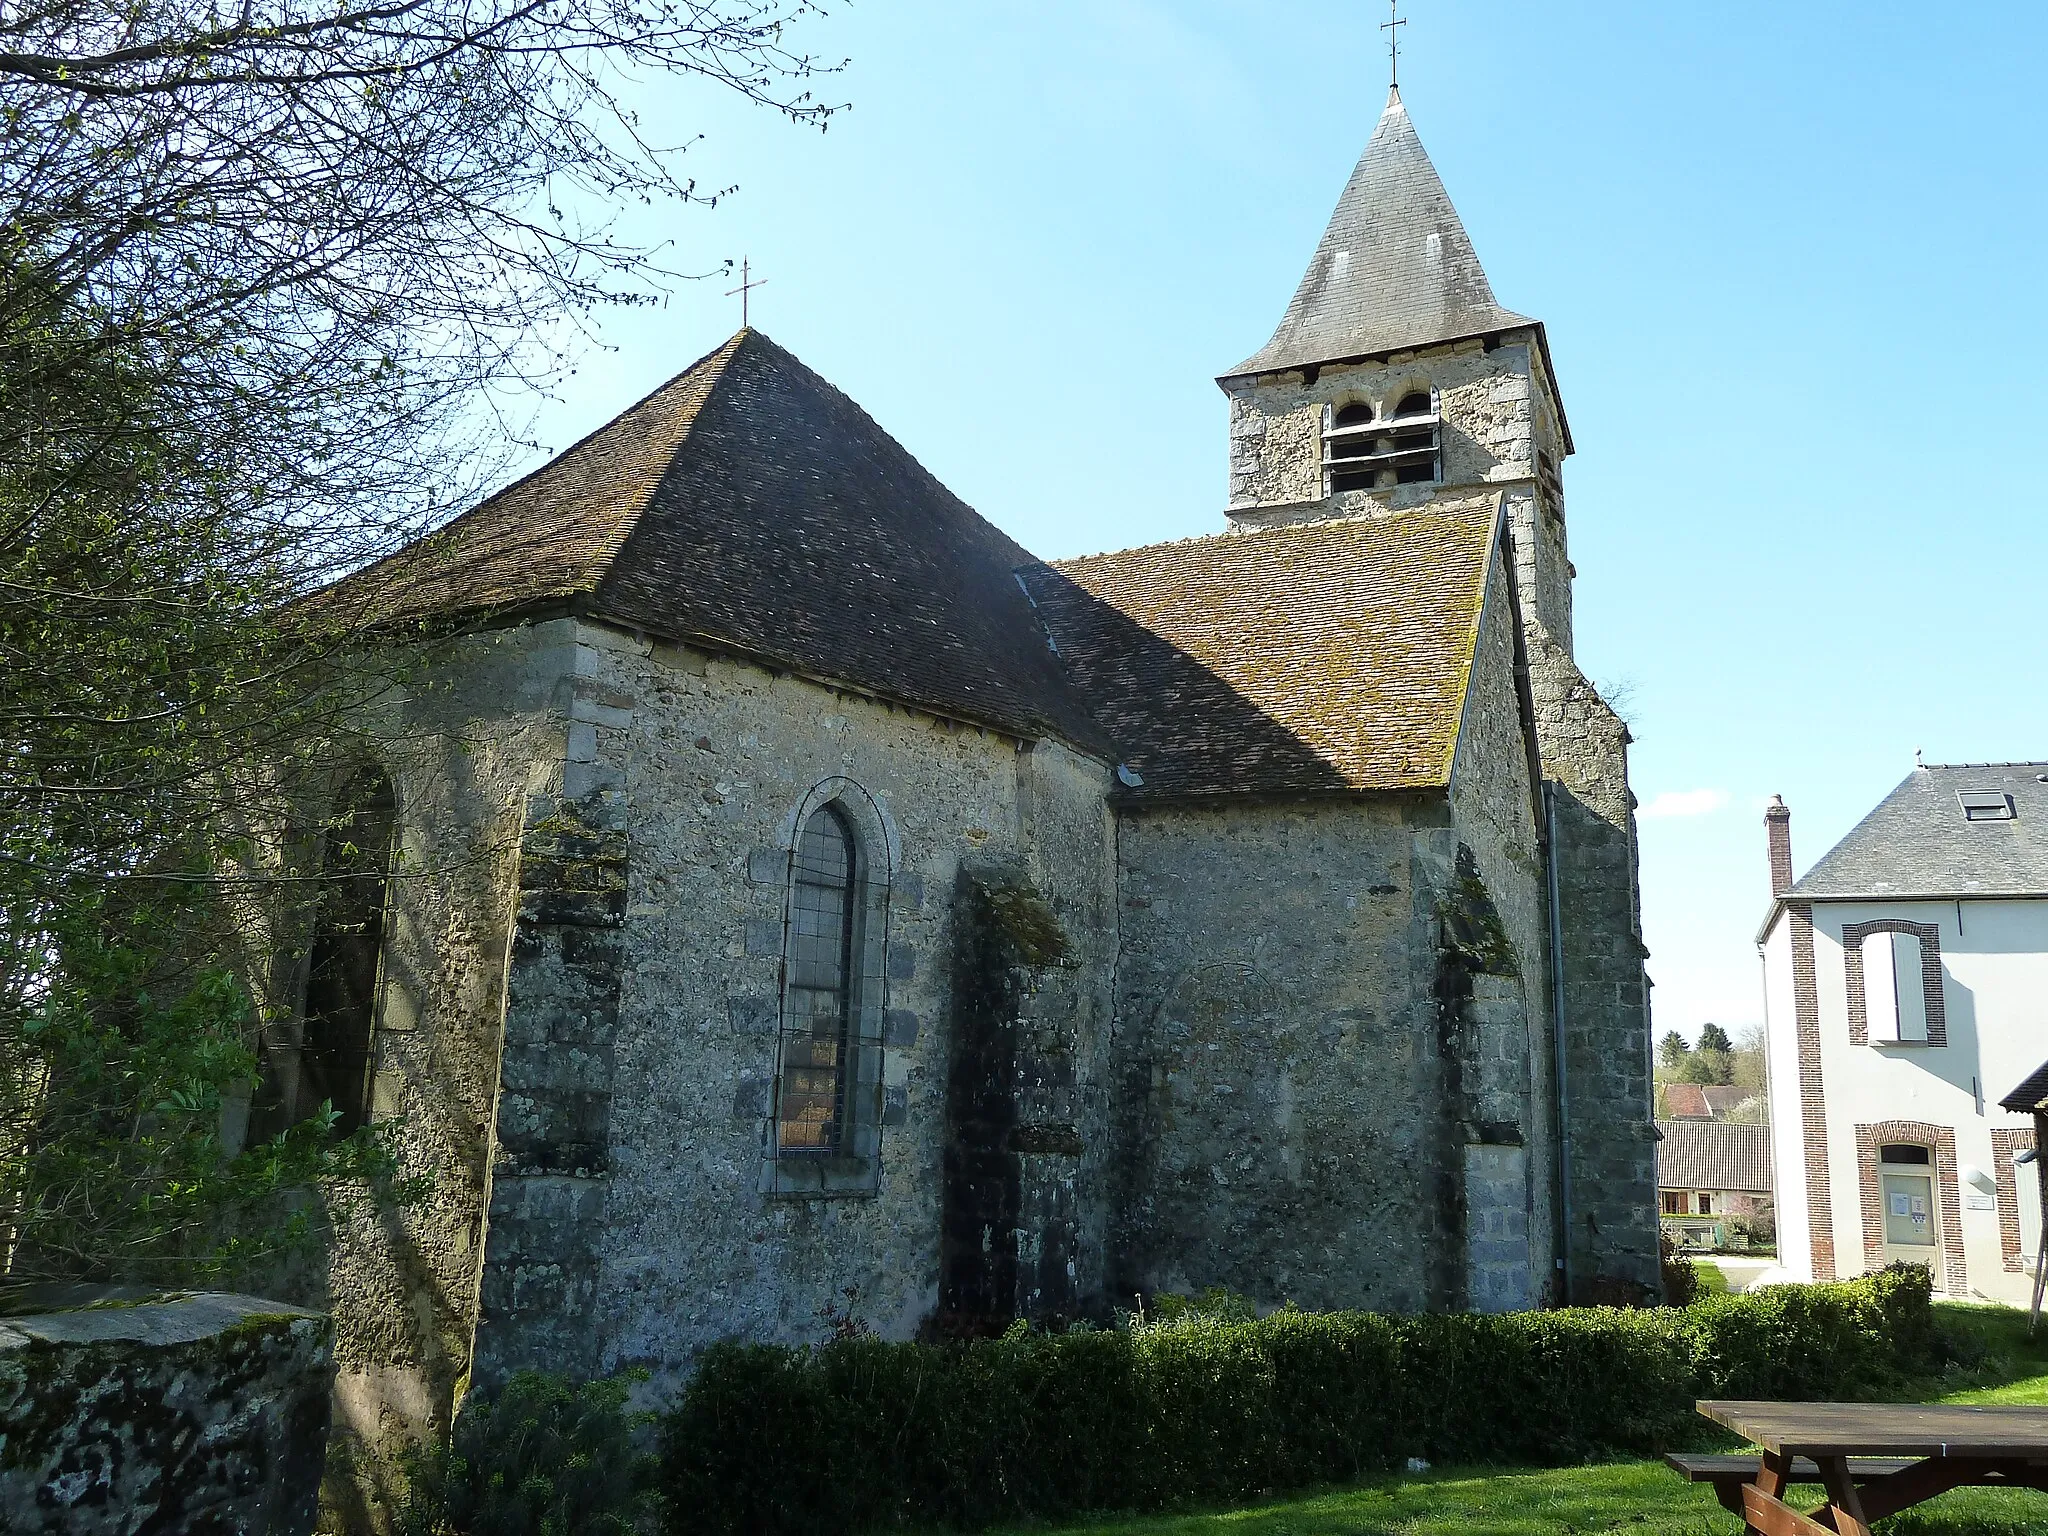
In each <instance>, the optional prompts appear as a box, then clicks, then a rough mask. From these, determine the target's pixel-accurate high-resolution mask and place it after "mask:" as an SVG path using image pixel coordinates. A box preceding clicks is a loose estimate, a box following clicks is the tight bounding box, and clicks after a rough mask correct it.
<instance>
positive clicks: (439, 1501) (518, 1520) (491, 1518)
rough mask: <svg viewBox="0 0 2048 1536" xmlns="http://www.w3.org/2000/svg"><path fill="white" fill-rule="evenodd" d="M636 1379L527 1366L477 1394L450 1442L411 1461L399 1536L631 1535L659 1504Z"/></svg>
mask: <svg viewBox="0 0 2048 1536" xmlns="http://www.w3.org/2000/svg"><path fill="white" fill-rule="evenodd" d="M637 1379H641V1378H637V1377H633V1376H622V1377H614V1378H612V1379H610V1380H608V1381H593V1382H584V1383H581V1384H575V1383H570V1382H567V1381H564V1380H563V1379H562V1378H560V1377H557V1376H544V1375H540V1374H538V1373H536V1372H531V1371H523V1372H521V1373H520V1374H519V1375H517V1376H514V1377H513V1378H512V1379H511V1380H510V1381H509V1382H507V1383H506V1384H505V1386H504V1387H503V1389H502V1390H500V1391H498V1392H497V1393H495V1394H489V1393H479V1394H472V1395H471V1396H470V1397H469V1399H468V1400H467V1401H466V1402H465V1403H464V1405H463V1409H462V1412H461V1414H460V1415H459V1416H458V1417H457V1418H456V1420H455V1432H454V1434H453V1435H452V1436H451V1437H450V1439H449V1443H448V1444H447V1445H446V1446H443V1447H437V1448H435V1449H434V1450H432V1451H429V1452H427V1453H425V1454H422V1455H418V1456H415V1457H413V1458H412V1460H411V1462H410V1464H409V1466H408V1468H407V1471H408V1474H409V1476H408V1487H407V1497H406V1503H405V1507H404V1508H403V1509H402V1510H401V1511H400V1512H399V1516H398V1521H397V1527H396V1528H397V1532H398V1536H631V1533H632V1532H634V1531H636V1530H639V1529H640V1528H641V1527H640V1521H641V1517H642V1516H644V1515H647V1514H649V1513H651V1511H652V1508H653V1505H654V1488H653V1477H652V1470H653V1468H652V1464H651V1463H652V1458H651V1457H649V1456H648V1455H647V1454H646V1453H644V1452H642V1451H640V1450H638V1449H636V1448H635V1445H634V1439H635V1436H634V1430H635V1428H636V1427H637V1425H639V1424H641V1423H645V1422H647V1421H649V1420H651V1418H652V1415H649V1414H632V1413H628V1412H627V1411H626V1398H627V1395H628V1394H629V1393H630V1392H631V1391H632V1387H633V1383H634V1381H635V1380H637Z"/></svg>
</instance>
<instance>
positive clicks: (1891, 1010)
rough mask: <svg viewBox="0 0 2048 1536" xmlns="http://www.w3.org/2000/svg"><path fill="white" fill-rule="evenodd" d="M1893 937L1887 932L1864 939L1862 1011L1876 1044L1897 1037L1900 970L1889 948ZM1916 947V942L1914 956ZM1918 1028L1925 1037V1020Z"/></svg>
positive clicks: (1895, 953) (1890, 1040)
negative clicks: (1867, 1020) (1868, 1022)
mask: <svg viewBox="0 0 2048 1536" xmlns="http://www.w3.org/2000/svg"><path fill="white" fill-rule="evenodd" d="M1894 937H1896V935H1893V934H1889V933H1873V934H1869V935H1866V936H1865V938H1864V940H1863V1010H1864V1014H1865V1016H1866V1017H1867V1018H1868V1019H1869V1021H1870V1039H1871V1042H1872V1043H1873V1044H1875V1043H1877V1042H1879V1041H1883V1042H1884V1043H1886V1044H1891V1043H1893V1042H1895V1041H1897V1040H1898V1038H1899V967H1898V961H1897V958H1896V957H1897V951H1896V950H1894V949H1893V947H1892V939H1893V938H1894ZM1918 948H1919V945H1918V942H1917V941H1916V942H1915V944H1914V949H1915V952H1916V953H1917V951H1918ZM1920 1029H1921V1033H1922V1035H1925V1034H1926V1032H1927V1025H1926V1021H1925V1019H1923V1020H1922V1021H1921V1026H1920Z"/></svg>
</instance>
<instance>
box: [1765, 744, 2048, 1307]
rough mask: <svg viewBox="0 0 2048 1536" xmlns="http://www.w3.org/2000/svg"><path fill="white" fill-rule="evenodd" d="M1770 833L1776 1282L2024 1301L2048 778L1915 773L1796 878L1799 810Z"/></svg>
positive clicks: (2030, 1252)
mask: <svg viewBox="0 0 2048 1536" xmlns="http://www.w3.org/2000/svg"><path fill="white" fill-rule="evenodd" d="M1765 822H1766V825H1767V827H1768V829H1769V834H1770V863H1771V890H1772V903H1771V910H1770V915H1769V916H1768V917H1767V918H1766V919H1765V921H1764V925H1763V929H1762V931H1761V932H1760V933H1759V934H1758V936H1757V944H1758V948H1759V950H1760V951H1761V953H1762V956H1763V964H1764V1005H1765V1010H1766V1014H1765V1020H1766V1037H1767V1040H1768V1049H1769V1056H1768V1064H1769V1074H1770V1094H1771V1137H1772V1158H1773V1162H1774V1164H1775V1173H1776V1186H1777V1208H1778V1246H1779V1256H1780V1262H1781V1264H1782V1265H1783V1266H1784V1268H1785V1269H1787V1270H1788V1271H1790V1272H1791V1274H1792V1275H1793V1276H1794V1277H1795V1278H1801V1279H1816V1280H1825V1279H1834V1278H1838V1277H1847V1276H1850V1275H1857V1274H1862V1273H1864V1272H1866V1271H1869V1270H1874V1269H1879V1268H1882V1267H1883V1266H1884V1265H1886V1264H1890V1263H1894V1262H1897V1261H1899V1260H1908V1261H1911V1262H1915V1263H1922V1264H1926V1265H1927V1266H1928V1268H1929V1269H1930V1270H1932V1271H1933V1274H1934V1284H1935V1287H1936V1289H1937V1290H1938V1291H1940V1292H1942V1293H1944V1294H1946V1295H1949V1296H1953V1297H1957V1298H1963V1297H1977V1298H1980V1299H1989V1300H1996V1301H2003V1302H2009V1303H2011V1304H2013V1305H2015V1306H2024V1305H2026V1303H2027V1301H2028V1300H2029V1297H2030V1294H2031V1292H2032V1290H2033V1268H2034V1264H2035V1262H2036V1259H2035V1256H2036V1254H2037V1253H2038V1252H2039V1251H2040V1222H2041V1201H2040V1193H2039V1186H2038V1183H2037V1179H2038V1173H2037V1168H2038V1164H2037V1163H2036V1162H2035V1161H2034V1160H2033V1159H2032V1158H2025V1159H2024V1160H2022V1161H2018V1162H2016V1161H2015V1159H2016V1158H2020V1157H2021V1155H2022V1154H2024V1153H2026V1152H2029V1151H2031V1150H2032V1148H2033V1146H2034V1137H2035V1133H2034V1122H2033V1120H2032V1119H2031V1118H2029V1117H2027V1116H2023V1115H2020V1114H2017V1113H2014V1112H2013V1111H2010V1110H2007V1109H2005V1108H2003V1107H2002V1106H2001V1105H2000V1103H1999V1100H2000V1099H2001V1098H2002V1097H2004V1096H2006V1095H2007V1094H2009V1093H2011V1092H2012V1091H2013V1090H2014V1089H2015V1088H2016V1087H2017V1086H2018V1085H2019V1084H2020V1083H2021V1082H2022V1081H2023V1080H2025V1079H2026V1078H2027V1077H2028V1075H2029V1074H2030V1073H2032V1072H2034V1071H2035V1070H2036V1069H2037V1068H2039V1067H2040V1066H2041V1061H2042V1057H2043V1056H2044V1055H2048V763H1992V764H1982V763H1969V764H1955V765H1934V764H1929V765H1927V766H1925V767H1921V768H1917V769H1915V770H1914V772H1913V773H1912V775H1911V776H1910V777H1909V778H1907V779H1906V781H1905V782H1904V783H1903V784H1901V785H1899V787H1898V788H1897V789H1895V790H1893V791H1892V792H1891V794H1890V795H1888V796H1886V797H1885V799H1884V800H1883V802H1882V803H1880V804H1879V805H1878V806H1877V808H1876V809H1875V810H1873V811H1872V812H1871V813H1870V814H1869V815H1868V816H1866V817H1864V818H1863V820H1862V821H1861V822H1859V823H1858V824H1857V826H1856V827H1855V829H1854V830H1852V831H1851V832H1850V833H1849V835H1848V836H1847V837H1845V838H1843V839H1842V841H1841V842H1839V843H1838V844H1836V845H1835V847H1834V848H1832V849H1830V850H1829V852H1828V854H1827V856H1826V857H1825V858H1823V859H1822V860H1821V861H1820V862H1819V863H1818V864H1816V865H1815V866H1814V867H1813V868H1812V869H1810V870H1809V871H1807V873H1806V875H1805V877H1804V878H1802V879H1800V880H1798V881H1794V880H1793V878H1792V836H1791V813H1790V812H1789V811H1788V810H1786V808H1785V806H1784V803H1783V802H1782V801H1779V802H1775V803H1774V804H1773V805H1772V806H1771V808H1770V810H1769V811H1768V812H1767V813H1766V816H1765Z"/></svg>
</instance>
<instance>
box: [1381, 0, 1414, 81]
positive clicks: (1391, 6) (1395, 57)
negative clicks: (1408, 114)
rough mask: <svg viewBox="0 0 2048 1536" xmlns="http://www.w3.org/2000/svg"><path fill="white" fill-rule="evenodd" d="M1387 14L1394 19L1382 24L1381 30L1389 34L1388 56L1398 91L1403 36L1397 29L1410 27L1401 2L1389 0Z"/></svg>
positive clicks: (1399, 0)
mask: <svg viewBox="0 0 2048 1536" xmlns="http://www.w3.org/2000/svg"><path fill="white" fill-rule="evenodd" d="M1387 14H1388V15H1389V16H1390V17H1392V18H1393V19H1392V20H1391V21H1383V22H1381V23H1380V30H1381V31H1382V32H1384V33H1386V34H1387V55H1388V58H1389V60H1390V62H1391V64H1392V67H1393V72H1394V80H1393V85H1394V89H1395V90H1397V91H1398V90H1399V89H1400V88H1401V34H1400V32H1399V31H1398V30H1397V29H1398V28H1401V27H1405V26H1407V25H1408V21H1407V18H1405V17H1404V16H1402V14H1401V0H1387Z"/></svg>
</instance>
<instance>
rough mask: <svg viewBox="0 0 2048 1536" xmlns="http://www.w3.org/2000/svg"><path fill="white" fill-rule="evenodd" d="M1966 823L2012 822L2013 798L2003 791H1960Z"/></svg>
mask: <svg viewBox="0 0 2048 1536" xmlns="http://www.w3.org/2000/svg"><path fill="white" fill-rule="evenodd" d="M1956 798H1957V799H1958V800H1960V801H1962V802H1963V819H1964V820H1965V821H2011V820H2012V819H2013V809H2012V796H2011V795H2008V794H2007V793H2006V792H2005V791H2004V790H2002V789H1959V790H1957V791H1956Z"/></svg>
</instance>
